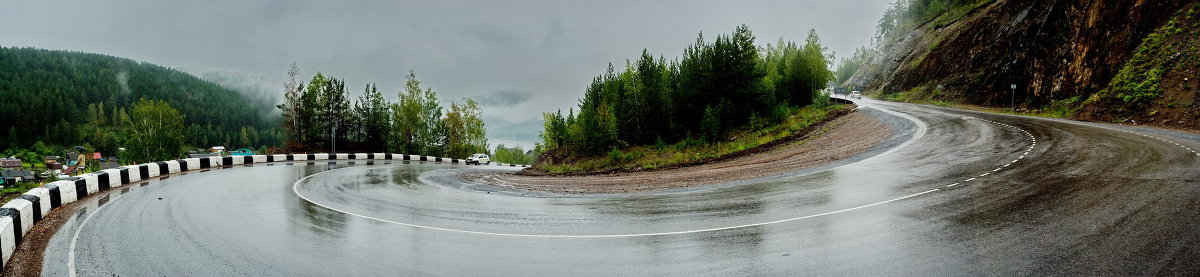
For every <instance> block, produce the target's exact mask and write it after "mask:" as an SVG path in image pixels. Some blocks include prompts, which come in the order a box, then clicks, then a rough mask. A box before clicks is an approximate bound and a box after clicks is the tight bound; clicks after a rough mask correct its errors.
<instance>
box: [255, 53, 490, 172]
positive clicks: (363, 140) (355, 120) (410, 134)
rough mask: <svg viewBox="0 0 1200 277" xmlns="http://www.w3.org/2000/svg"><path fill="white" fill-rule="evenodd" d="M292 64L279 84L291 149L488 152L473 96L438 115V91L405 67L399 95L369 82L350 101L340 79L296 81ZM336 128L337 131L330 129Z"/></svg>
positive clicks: (319, 76)
mask: <svg viewBox="0 0 1200 277" xmlns="http://www.w3.org/2000/svg"><path fill="white" fill-rule="evenodd" d="M297 72H298V70H297V69H296V65H295V64H293V65H292V67H291V69H290V70H288V76H289V77H290V78H289V80H288V81H287V82H286V83H284V103H283V104H281V105H279V106H278V108H279V110H280V112H282V114H283V117H284V129H286V130H287V132H288V135H289V138H288V147H289V148H290V150H291V151H298V152H307V151H325V150H327V149H329V150H332V147H331V146H332V145H330V143H333V141H332V140H333V139H334V138H336V139H337V148H338V151H340V152H346V151H355V152H372V153H374V152H395V153H404V154H415V155H429V156H446V155H448V156H452V157H463V158H465V157H466V156H469V155H471V154H475V153H484V152H487V151H488V143H487V137H486V136H487V134H486V131H485V129H484V123H483V118H482V117H483V109H482V108H480V107H479V103H476V102H475V100H471V99H468V98H464V99H463V102H461V103H459V102H451V103H450V109H449V110H448V111H446V113H445V114H444V115H443V113H442V106H441V104H440V103H439V102H438V97H437V92H434V91H433V89H432V88H424V89H423V88H421V83H420V82H419V81H417V76H416V74H415V73H413V72H411V71H410V72H409V74H408V76H407V81H406V82H405V88H404V90H401V91H399V92H397V96H398V98H399V100H398V101H397V102H395V103H389V102H387V100H385V99H384V98H383V94H382V93H380V92H379V89H378V88H377V87H376V86H375V85H374V84H370V85H367V86H366V87H365V88H364V90H363V95H362V96H361V97H359V99H358V100H357V101H355V103H354V105H353V106H351V105H350V100H349V97H348V96H347V92H346V89H345V85H344V83H343V82H342V81H341V80H340V79H337V78H333V77H328V76H325V75H324V74H321V73H317V74H316V75H314V76H313V77H312V79H311V80H310V81H309V83H308V84H307V85H305V84H304V83H298V82H296V81H295V77H296V75H297ZM334 127H336V131H335V129H334Z"/></svg>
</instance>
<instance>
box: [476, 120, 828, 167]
mask: <svg viewBox="0 0 1200 277" xmlns="http://www.w3.org/2000/svg"><path fill="white" fill-rule="evenodd" d="M843 108H844V107H843V106H839V105H832V106H828V107H825V108H815V107H805V108H801V109H796V110H793V112H792V113H789V114H788V115H786V116H783V117H782V120H780V121H779V122H778V123H776V124H772V125H769V126H766V127H764V128H760V129H741V130H737V131H735V132H734V133H733V134H732V135H731V136H730V138H731V139H729V140H724V141H717V142H705V141H703V140H701V139H698V138H685V139H683V140H680V141H679V142H676V143H674V144H670V145H667V144H665V143H663V144H658V143H656V144H654V145H646V146H631V147H628V148H625V149H615V148H613V149H609V150H608V151H606V155H600V156H593V157H584V158H582V159H580V160H578V161H575V162H571V163H561V164H539V165H537V167H538V168H540V169H543V170H547V171H550V172H556V173H565V172H608V171H611V170H622V169H624V170H639V169H654V168H661V167H668V166H675V165H683V164H692V163H697V162H702V161H704V160H707V159H713V158H718V157H722V156H725V155H729V154H732V153H735V152H738V151H743V150H746V149H751V148H755V147H758V146H761V145H763V144H766V143H770V142H773V141H776V140H779V139H781V138H784V137H787V136H789V135H793V134H796V132H799V131H801V130H804V129H805V128H807V127H809V126H812V125H813V124H816V123H818V122H821V121H823V120H825V119H827V118H828V114H829V113H830V112H831V111H835V110H838V109H843ZM497 153H499V152H497ZM497 155H499V154H497Z"/></svg>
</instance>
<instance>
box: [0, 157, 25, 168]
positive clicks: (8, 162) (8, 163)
mask: <svg viewBox="0 0 1200 277" xmlns="http://www.w3.org/2000/svg"><path fill="white" fill-rule="evenodd" d="M0 168H12V169H15V168H21V159H17V158H13V157H8V158H0Z"/></svg>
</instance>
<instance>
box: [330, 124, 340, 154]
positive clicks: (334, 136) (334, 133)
mask: <svg viewBox="0 0 1200 277" xmlns="http://www.w3.org/2000/svg"><path fill="white" fill-rule="evenodd" d="M337 124H338V122H337V121H336V120H335V121H333V129H332V130H331V131H330V132H329V140H330V141H332V142H333V143H332V144H333V150H332V151H330V152H333V154H337Z"/></svg>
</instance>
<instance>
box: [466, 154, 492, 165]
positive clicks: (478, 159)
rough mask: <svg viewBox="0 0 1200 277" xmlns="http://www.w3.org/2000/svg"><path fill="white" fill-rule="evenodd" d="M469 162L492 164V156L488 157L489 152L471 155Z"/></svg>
mask: <svg viewBox="0 0 1200 277" xmlns="http://www.w3.org/2000/svg"><path fill="white" fill-rule="evenodd" d="M467 164H475V165H479V164H489V165H490V164H492V158H491V157H488V155H487V154H475V155H471V157H469V158H467Z"/></svg>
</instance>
